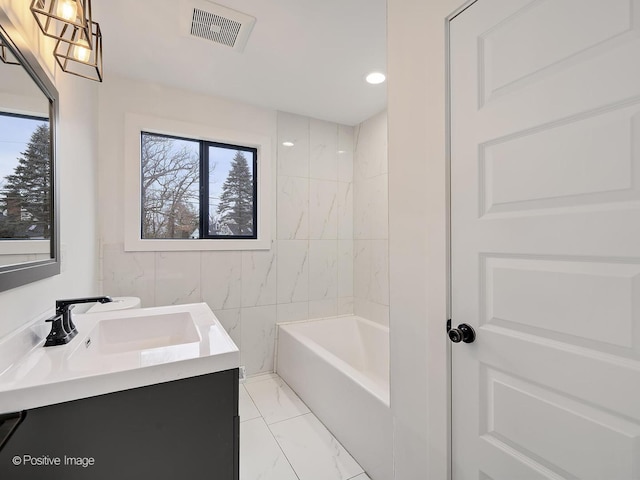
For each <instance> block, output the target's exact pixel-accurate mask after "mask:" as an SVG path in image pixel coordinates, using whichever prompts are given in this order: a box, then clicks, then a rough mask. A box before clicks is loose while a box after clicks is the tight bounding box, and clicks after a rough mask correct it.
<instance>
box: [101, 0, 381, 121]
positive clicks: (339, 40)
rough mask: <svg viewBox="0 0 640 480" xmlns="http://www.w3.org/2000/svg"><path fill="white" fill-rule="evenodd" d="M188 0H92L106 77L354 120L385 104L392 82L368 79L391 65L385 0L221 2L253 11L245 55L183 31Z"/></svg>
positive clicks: (363, 118) (312, 114) (337, 118)
mask: <svg viewBox="0 0 640 480" xmlns="http://www.w3.org/2000/svg"><path fill="white" fill-rule="evenodd" d="M185 1H189V0H177V1H176V0H94V1H93V2H92V3H93V17H94V20H95V21H97V22H98V23H100V27H101V29H102V33H103V44H104V45H103V50H104V71H105V76H106V77H107V78H108V76H109V75H110V74H117V75H120V76H125V77H130V78H135V79H140V80H147V81H150V82H154V83H161V84H165V85H170V86H173V87H178V88H182V89H186V90H190V91H194V92H200V93H205V94H210V95H215V96H222V97H227V98H232V99H236V100H241V101H244V102H247V103H250V104H253V105H259V106H263V107H268V108H273V109H277V110H282V111H287V112H293V113H298V114H301V115H307V116H310V117H314V118H320V119H324V120H330V121H334V122H338V123H343V124H349V125H355V124H357V123H360V122H361V121H363V120H365V119H367V118H369V117H371V116H372V115H374V114H375V113H377V112H379V111H381V110H383V109H384V108H385V107H386V86H385V85H386V84H382V85H369V84H367V83H366V82H365V81H364V77H365V75H366V74H367V73H369V72H371V71H382V72H385V68H386V0H219V1H218V2H216V3H219V4H221V5H224V6H226V7H229V8H232V9H234V10H238V11H240V12H243V13H246V14H249V15H251V16H253V17H256V19H257V22H256V24H255V26H254V28H253V32H252V33H251V36H250V37H249V41H248V43H247V45H246V48H245V50H244V52H243V53H238V52H236V51H233V50H231V49H230V48H228V47H222V46H218V45H216V44H214V43H211V42H209V41H206V40H202V39H199V38H195V37H189V36H187V35H183V33H182V30H181V22H183V21H184V19H181V11H182V10H183V9H182V8H181V3H182V2H185ZM205 3H206V2H205ZM187 21H188V19H187Z"/></svg>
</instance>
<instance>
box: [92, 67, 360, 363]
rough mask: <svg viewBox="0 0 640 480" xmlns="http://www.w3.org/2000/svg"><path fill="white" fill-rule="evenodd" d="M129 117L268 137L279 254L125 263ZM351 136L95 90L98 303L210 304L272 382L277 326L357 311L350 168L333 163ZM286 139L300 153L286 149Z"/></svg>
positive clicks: (163, 95)
mask: <svg viewBox="0 0 640 480" xmlns="http://www.w3.org/2000/svg"><path fill="white" fill-rule="evenodd" d="M126 113H136V114H141V115H147V116H158V117H165V118H169V119H171V120H177V121H183V122H188V123H192V124H199V125H210V126H211V127H212V129H216V128H217V129H224V130H233V131H236V132H247V133H251V134H255V135H260V136H267V137H270V138H271V139H272V145H273V150H274V154H273V155H272V157H273V158H276V155H275V153H276V152H277V160H276V161H274V162H272V163H273V165H272V170H273V172H272V178H271V181H272V185H273V188H272V191H274V192H275V195H272V198H273V205H272V206H271V207H272V208H271V221H272V227H271V230H272V232H273V240H272V248H271V249H270V250H269V251H208V252H199V251H196V252H125V251H124V246H123V245H124V208H125V207H124V200H123V184H124V178H123V177H124V173H123V172H124V162H125V161H139V159H137V158H136V159H128V160H125V158H124V118H125V114H126ZM352 137H353V129H352V128H351V127H343V126H339V125H337V124H334V123H328V122H322V121H319V120H312V119H309V118H306V117H299V116H295V115H289V114H284V113H277V112H275V111H273V110H267V109H263V108H258V107H254V106H250V105H246V104H242V103H238V102H234V101H230V100H225V99H221V98H214V97H209V96H204V95H198V94H194V93H189V92H185V91H180V90H176V89H172V88H168V87H163V86H159V85H150V84H148V83H142V82H138V81H134V80H128V79H123V78H115V77H108V78H107V79H106V80H105V83H104V85H103V88H102V89H101V91H100V155H99V157H100V192H99V198H100V199H99V205H100V219H101V232H102V233H101V236H102V264H103V267H102V269H103V271H102V282H103V285H102V290H103V293H105V294H109V295H134V296H139V297H141V299H142V303H143V305H144V306H154V305H168V304H179V303H191V302H200V301H204V302H207V304H208V305H209V306H210V308H211V309H212V310H213V311H214V312H215V314H216V316H217V317H218V318H219V319H220V321H221V322H222V323H223V325H224V326H225V328H226V329H227V331H228V332H229V333H230V335H231V337H232V338H233V339H234V341H235V342H236V344H237V345H238V346H239V347H240V350H241V353H242V363H243V364H244V365H245V366H246V367H247V372H248V373H249V374H253V373H258V372H268V371H272V370H273V355H274V347H275V324H276V321H291V320H300V319H306V318H310V317H311V318H315V317H321V316H329V315H336V314H337V313H338V312H340V313H350V312H352V309H353V301H352V296H353V273H352V270H353V247H352V245H353V240H352V233H351V230H352V229H351V228H349V229H347V230H345V228H344V227H343V226H344V225H346V224H349V225H351V224H352V219H353V216H352V204H351V203H349V202H350V200H349V198H350V192H351V183H350V182H351V177H350V175H351V173H350V172H352V170H353V167H352V157H351V155H350V154H349V153H348V154H346V155H344V158H341V159H340V161H338V157H339V154H338V150H339V145H340V146H342V147H343V149H344V150H346V151H348V152H352V149H353V147H352V141H353V138H352ZM284 138H286V139H289V140H291V141H294V142H295V143H296V145H295V146H294V147H283V146H282V145H281V144H282V142H283V141H284ZM276 145H277V146H276ZM341 157H342V156H341ZM276 185H277V188H276ZM344 198H346V199H347V200H346V202H347V203H345V202H344V201H343V200H342V199H344ZM276 204H277V206H276ZM339 272H341V274H340V275H339Z"/></svg>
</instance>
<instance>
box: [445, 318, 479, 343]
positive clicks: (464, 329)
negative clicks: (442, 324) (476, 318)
mask: <svg viewBox="0 0 640 480" xmlns="http://www.w3.org/2000/svg"><path fill="white" fill-rule="evenodd" d="M449 339H450V340H451V341H452V342H453V343H460V342H464V343H473V341H474V340H475V339H476V332H475V330H474V329H473V328H472V327H471V326H470V325H467V324H466V323H461V324H460V325H458V328H452V329H450V330H449Z"/></svg>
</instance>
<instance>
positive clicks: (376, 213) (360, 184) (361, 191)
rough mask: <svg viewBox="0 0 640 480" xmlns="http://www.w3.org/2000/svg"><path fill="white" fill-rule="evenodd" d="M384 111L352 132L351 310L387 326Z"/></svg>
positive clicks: (386, 180)
mask: <svg viewBox="0 0 640 480" xmlns="http://www.w3.org/2000/svg"><path fill="white" fill-rule="evenodd" d="M387 149H388V146H387V112H386V111H385V112H381V113H379V114H377V115H374V116H373V117H371V118H369V119H368V120H365V121H364V122H362V123H361V124H360V125H358V126H357V127H356V129H355V149H354V166H353V169H354V182H353V186H354V204H353V209H354V211H353V216H354V225H353V229H354V239H355V245H354V297H355V298H354V311H355V314H356V315H359V316H361V317H364V318H368V319H370V320H373V321H376V322H379V323H382V324H383V325H389V194H388V190H389V189H388V182H389V175H388V161H387Z"/></svg>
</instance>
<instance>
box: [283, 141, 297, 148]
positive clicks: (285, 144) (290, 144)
mask: <svg viewBox="0 0 640 480" xmlns="http://www.w3.org/2000/svg"><path fill="white" fill-rule="evenodd" d="M282 145H284V146H285V147H293V146H294V145H295V143H293V142H282Z"/></svg>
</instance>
